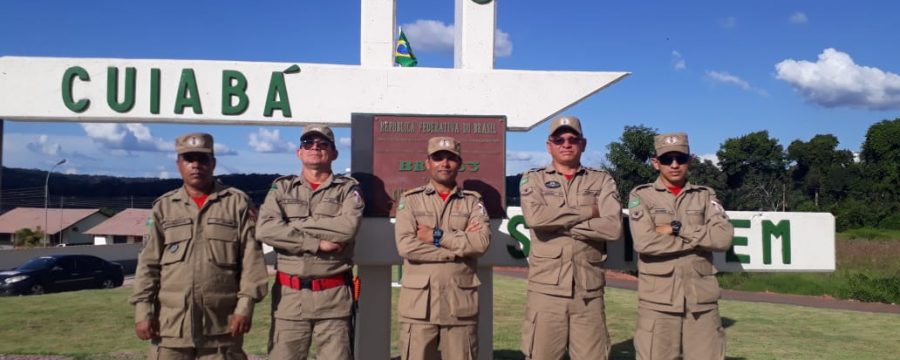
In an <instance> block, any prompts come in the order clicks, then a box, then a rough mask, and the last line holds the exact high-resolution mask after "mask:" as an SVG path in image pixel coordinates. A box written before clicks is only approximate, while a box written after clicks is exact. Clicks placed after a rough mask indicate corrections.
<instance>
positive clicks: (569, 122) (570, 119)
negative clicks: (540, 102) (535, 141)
mask: <svg viewBox="0 0 900 360" xmlns="http://www.w3.org/2000/svg"><path fill="white" fill-rule="evenodd" d="M564 127H567V128H570V129H572V130H575V132H576V133H578V136H581V135H582V132H581V120H579V119H578V118H577V117H574V116H570V115H564V116H560V117H557V118H556V119H553V122H551V123H550V136H553V134H554V133H556V131H557V130H559V129H561V128H564Z"/></svg>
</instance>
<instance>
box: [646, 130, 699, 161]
mask: <svg viewBox="0 0 900 360" xmlns="http://www.w3.org/2000/svg"><path fill="white" fill-rule="evenodd" d="M653 147H654V148H656V156H660V155H662V154H665V153H667V152H672V151H675V152H680V153H682V154H690V153H691V149H690V146H689V145H688V136H687V134H685V133H683V132H675V133H668V134H662V135H656V137H654V138H653Z"/></svg>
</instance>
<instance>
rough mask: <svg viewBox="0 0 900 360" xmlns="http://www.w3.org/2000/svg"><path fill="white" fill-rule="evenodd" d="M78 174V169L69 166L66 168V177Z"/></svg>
mask: <svg viewBox="0 0 900 360" xmlns="http://www.w3.org/2000/svg"><path fill="white" fill-rule="evenodd" d="M75 174H78V169H77V168H75V167H74V166H70V167H67V168H66V175H75Z"/></svg>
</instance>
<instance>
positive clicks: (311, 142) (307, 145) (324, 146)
mask: <svg viewBox="0 0 900 360" xmlns="http://www.w3.org/2000/svg"><path fill="white" fill-rule="evenodd" d="M313 146H315V147H316V148H317V149H319V150H331V147H332V145H331V142H330V141H321V140H315V139H304V140H300V147H302V148H303V150H312V149H313Z"/></svg>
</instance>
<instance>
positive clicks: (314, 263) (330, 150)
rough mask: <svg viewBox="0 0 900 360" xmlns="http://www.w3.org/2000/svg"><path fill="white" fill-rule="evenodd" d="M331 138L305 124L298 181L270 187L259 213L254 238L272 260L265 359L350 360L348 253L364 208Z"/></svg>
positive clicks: (326, 131)
mask: <svg viewBox="0 0 900 360" xmlns="http://www.w3.org/2000/svg"><path fill="white" fill-rule="evenodd" d="M337 156H338V150H337V148H336V147H335V143H334V133H333V132H332V131H331V128H329V127H328V126H324V125H320V124H308V125H306V127H304V129H303V134H302V135H301V136H300V148H299V149H297V157H298V158H299V159H300V162H301V163H302V165H303V167H302V169H301V171H300V175H289V176H284V177H280V178H278V179H275V182H274V183H273V184H272V187H271V189H270V190H269V194H268V195H267V196H266V200H265V202H264V203H263V205H262V207H261V208H260V212H259V225H258V226H257V229H256V237H257V239H259V240H260V241H262V242H264V243H266V244H269V245H271V246H272V247H273V248H275V251H276V252H277V258H276V259H277V263H276V269H277V270H278V273H277V276H276V281H275V284H274V285H273V287H272V317H273V319H272V329H271V331H270V332H269V358H270V359H276V360H281V359H306V358H307V356H308V353H309V349H310V344H311V343H312V342H313V341H315V344H316V349H317V351H316V358H317V359H320V360H321V359H343V360H348V359H351V358H352V355H351V347H352V346H353V344H351V343H350V331H351V328H350V316H351V312H352V306H353V295H352V290H351V286H352V273H351V269H352V267H353V262H352V257H353V245H354V242H355V237H356V232H357V230H359V223H360V217H361V216H362V211H363V200H362V196H361V194H360V193H359V187H358V183H357V182H356V180H354V179H353V178H350V177H347V176H342V175H335V174H334V173H333V172H332V169H331V163H332V162H333V161H334V160H335V159H336V158H337Z"/></svg>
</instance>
